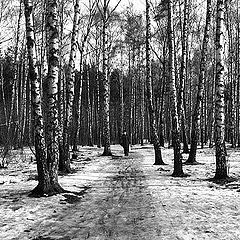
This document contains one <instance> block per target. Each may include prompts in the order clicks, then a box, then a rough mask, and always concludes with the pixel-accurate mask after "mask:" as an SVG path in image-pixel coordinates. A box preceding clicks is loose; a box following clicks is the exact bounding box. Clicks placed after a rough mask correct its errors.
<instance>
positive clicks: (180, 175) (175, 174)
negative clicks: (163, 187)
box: [172, 172, 190, 177]
mask: <svg viewBox="0 0 240 240" xmlns="http://www.w3.org/2000/svg"><path fill="white" fill-rule="evenodd" d="M172 177H190V174H187V173H174V172H173V174H172Z"/></svg>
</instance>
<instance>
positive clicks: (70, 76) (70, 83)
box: [59, 0, 80, 173]
mask: <svg viewBox="0 0 240 240" xmlns="http://www.w3.org/2000/svg"><path fill="white" fill-rule="evenodd" d="M79 16H80V9H79V0H76V3H75V6H74V19H73V29H72V39H71V50H70V56H69V63H68V70H67V78H66V85H67V90H66V113H65V120H64V124H63V151H62V152H63V155H62V156H60V164H59V170H61V171H63V172H66V173H70V172H71V167H70V152H69V145H70V141H69V136H70V132H69V128H70V123H71V121H72V108H73V100H74V79H75V59H76V52H77V37H78V31H79V27H78V24H79Z"/></svg>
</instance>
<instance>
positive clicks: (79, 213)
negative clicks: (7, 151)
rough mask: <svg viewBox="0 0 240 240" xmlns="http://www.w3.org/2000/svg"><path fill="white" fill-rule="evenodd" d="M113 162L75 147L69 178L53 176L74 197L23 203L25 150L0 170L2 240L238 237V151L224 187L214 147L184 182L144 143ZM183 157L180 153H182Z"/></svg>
mask: <svg viewBox="0 0 240 240" xmlns="http://www.w3.org/2000/svg"><path fill="white" fill-rule="evenodd" d="M112 152H113V154H114V156H113V157H102V156H101V153H102V149H98V148H95V147H92V148H90V147H81V148H80V152H79V157H78V159H76V160H75V161H73V162H72V167H73V168H74V169H75V170H76V172H75V173H73V174H69V175H67V176H59V182H60V183H61V185H62V186H63V187H64V188H65V189H66V190H69V191H72V192H75V193H64V194H60V195H57V196H51V197H43V198H30V197H28V193H29V191H30V190H31V189H33V188H34V187H35V186H36V184H37V181H36V163H35V162H34V161H33V160H32V158H31V152H30V150H28V149H25V150H24V151H23V152H22V153H21V154H20V152H13V153H12V154H11V155H10V156H9V157H8V162H9V165H8V168H7V169H1V170H0V239H1V240H9V239H15V240H18V239H19V240H25V239H26V240H27V239H32V240H33V239H34V240H59V239H61V240H82V239H98V240H103V239H118V240H125V239H126V240H127V239H129V240H142V239H146V240H155V239H156V240H175V239H176V240H190V239H196V240H202V239H207V240H208V239H209V240H215V239H216V240H223V239H224V240H233V239H236V240H237V239H238V240H239V239H240V204H239V203H240V192H239V189H240V182H239V181H238V179H240V150H239V149H238V150H229V152H228V154H229V155H228V160H229V165H230V172H229V175H230V176H231V177H234V178H236V180H235V181H233V182H229V183H222V184H216V183H213V182H211V181H208V180H209V178H211V177H213V176H214V170H215V157H214V149H209V148H206V149H198V155H197V160H198V161H199V162H201V163H203V164H202V165H195V166H184V172H185V173H188V174H190V177H187V178H173V177H171V174H172V170H173V150H172V149H165V148H164V149H163V150H162V155H163V159H164V161H165V162H166V163H167V164H168V165H166V166H154V165H153V163H154V150H153V147H152V146H150V145H145V146H143V147H141V146H139V145H136V146H133V147H132V149H131V151H130V155H129V156H128V157H125V156H123V151H122V148H121V147H120V146H119V145H114V146H112ZM184 158H185V159H186V158H187V155H184Z"/></svg>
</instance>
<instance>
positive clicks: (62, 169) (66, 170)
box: [59, 166, 73, 174]
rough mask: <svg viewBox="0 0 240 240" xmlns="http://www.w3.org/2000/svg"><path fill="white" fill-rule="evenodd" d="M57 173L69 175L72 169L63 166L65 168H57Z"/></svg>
mask: <svg viewBox="0 0 240 240" xmlns="http://www.w3.org/2000/svg"><path fill="white" fill-rule="evenodd" d="M59 171H60V172H61V173H63V174H69V173H72V172H73V171H72V169H71V168H70V167H68V166H65V167H62V168H59Z"/></svg>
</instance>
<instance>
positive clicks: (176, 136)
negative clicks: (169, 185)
mask: <svg viewBox="0 0 240 240" xmlns="http://www.w3.org/2000/svg"><path fill="white" fill-rule="evenodd" d="M168 44H169V74H170V78H169V86H170V103H171V115H172V144H173V149H174V171H173V174H172V176H174V177H183V176H185V174H184V173H183V169H182V155H181V153H180V150H181V144H180V131H179V121H178V111H177V91H176V86H175V71H174V49H173V46H174V39H173V1H172V0H169V1H168Z"/></svg>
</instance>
